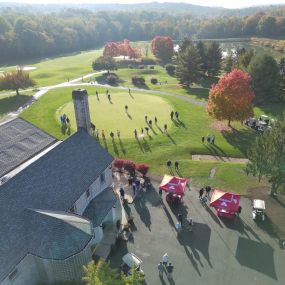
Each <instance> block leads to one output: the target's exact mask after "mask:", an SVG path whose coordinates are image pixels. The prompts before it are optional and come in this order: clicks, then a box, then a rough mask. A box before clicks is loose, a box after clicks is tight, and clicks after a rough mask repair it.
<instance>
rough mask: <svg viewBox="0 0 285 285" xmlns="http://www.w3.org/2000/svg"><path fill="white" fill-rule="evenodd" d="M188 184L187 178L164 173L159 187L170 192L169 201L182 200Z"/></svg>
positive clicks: (167, 198)
mask: <svg viewBox="0 0 285 285" xmlns="http://www.w3.org/2000/svg"><path fill="white" fill-rule="evenodd" d="M186 185H187V179H186V178H180V177H176V176H170V175H164V177H163V179H162V181H161V183H160V186H159V188H160V189H161V190H163V191H165V192H167V193H168V195H167V196H166V200H167V201H168V202H176V201H181V199H182V197H183V195H184V193H185V190H186Z"/></svg>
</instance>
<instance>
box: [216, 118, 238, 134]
mask: <svg viewBox="0 0 285 285" xmlns="http://www.w3.org/2000/svg"><path fill="white" fill-rule="evenodd" d="M212 128H213V129H215V130H217V131H218V132H220V133H221V132H232V131H233V128H231V127H229V126H228V123H227V122H226V121H215V122H214V123H213V124H212Z"/></svg>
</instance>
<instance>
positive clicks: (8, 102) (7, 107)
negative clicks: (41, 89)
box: [0, 95, 32, 118]
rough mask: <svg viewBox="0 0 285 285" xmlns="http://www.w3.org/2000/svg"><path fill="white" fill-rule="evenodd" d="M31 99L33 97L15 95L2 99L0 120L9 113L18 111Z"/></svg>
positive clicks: (0, 102) (0, 100)
mask: <svg viewBox="0 0 285 285" xmlns="http://www.w3.org/2000/svg"><path fill="white" fill-rule="evenodd" d="M31 99H32V96H28V95H15V96H10V97H5V98H3V99H0V118H1V117H2V116H3V115H5V114H7V113H9V112H12V111H16V110H18V109H19V108H20V107H21V106H22V105H25V104H26V103H27V102H29V100H31Z"/></svg>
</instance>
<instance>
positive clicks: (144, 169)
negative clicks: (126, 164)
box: [136, 163, 149, 176]
mask: <svg viewBox="0 0 285 285" xmlns="http://www.w3.org/2000/svg"><path fill="white" fill-rule="evenodd" d="M136 170H137V171H138V172H140V173H141V174H142V175H143V176H146V174H147V172H148V170H149V166H148V165H147V164H144V163H141V164H138V165H137V166H136Z"/></svg>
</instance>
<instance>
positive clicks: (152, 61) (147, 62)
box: [141, 57, 156, 65]
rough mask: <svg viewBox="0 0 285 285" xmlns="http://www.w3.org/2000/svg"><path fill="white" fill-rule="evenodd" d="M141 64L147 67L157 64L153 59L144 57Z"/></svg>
mask: <svg viewBox="0 0 285 285" xmlns="http://www.w3.org/2000/svg"><path fill="white" fill-rule="evenodd" d="M141 63H143V64H145V65H149V64H156V62H155V60H154V59H153V58H150V57H142V60H141Z"/></svg>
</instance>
